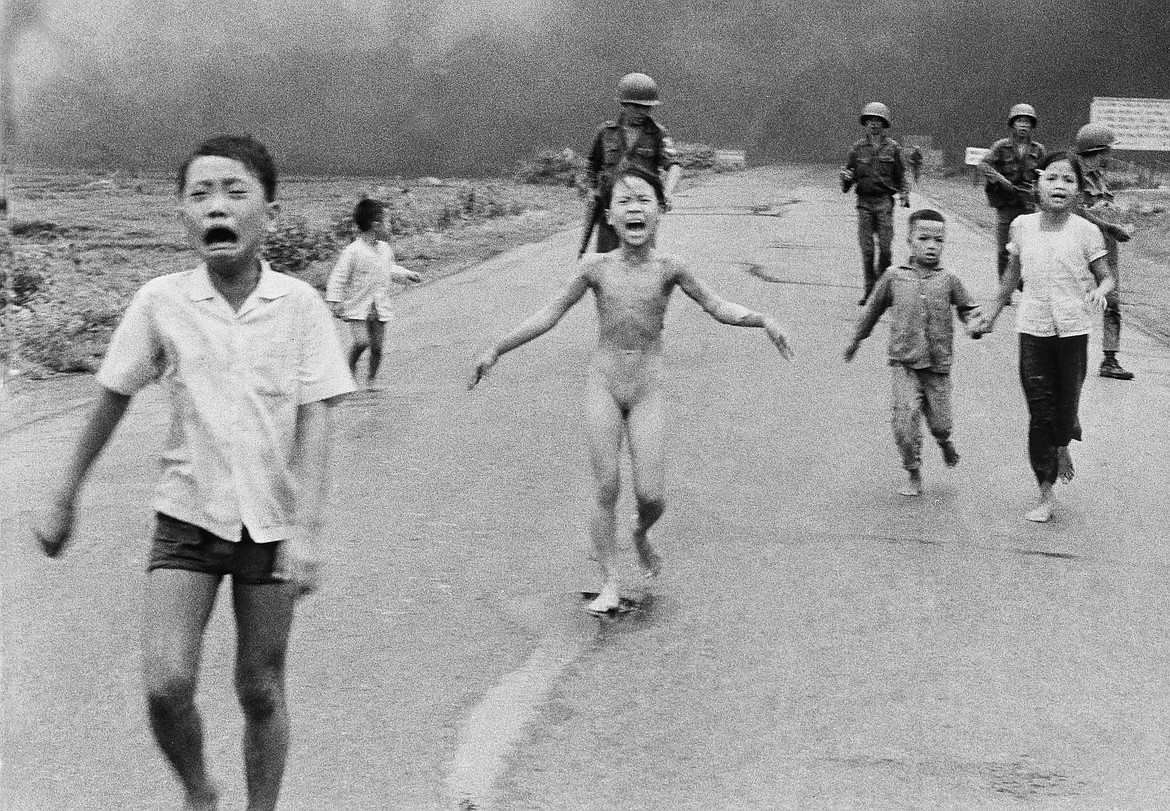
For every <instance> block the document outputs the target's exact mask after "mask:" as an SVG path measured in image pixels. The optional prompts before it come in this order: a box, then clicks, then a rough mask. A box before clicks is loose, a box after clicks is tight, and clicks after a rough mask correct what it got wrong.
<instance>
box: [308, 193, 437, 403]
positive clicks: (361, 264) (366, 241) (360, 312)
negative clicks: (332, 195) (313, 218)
mask: <svg viewBox="0 0 1170 811" xmlns="http://www.w3.org/2000/svg"><path fill="white" fill-rule="evenodd" d="M353 221H354V224H355V225H356V226H357V229H358V236H357V239H355V240H354V241H353V242H351V243H350V244H349V245H347V246H346V248H345V250H343V251H342V252H341V256H340V257H338V259H337V264H336V265H334V267H333V272H332V273H330V274H329V281H328V283H327V284H326V287H325V300H326V301H327V302H329V304H330V306H331V307H332V308H333V313H334V314H335V315H337V316H338V317H339V318H341V319H343V320H344V321H345V322H346V323H347V324H349V328H350V332H351V334H352V336H353V346H352V347H351V348H350V350H349V370H350V372H351V373H353V375H354V377H355V378H356V377H357V364H358V360H359V359H360V358H361V356H362V353H363V352H365V351H366V350H367V349H369V350H370V363H369V372H368V376H367V381H368V388H369V390H370V391H376V390H377V387H376V384H375V380H376V379H377V377H378V367H380V366H381V365H382V343H383V340H384V338H385V335H386V322H387V321H389V320H390V318H391V315H392V311H391V308H390V290H391V287H390V285H391V284H393V283H394V282H418V281H421V280H422V276H420V275H419V274H417V273H415V272H414V271H412V270H407V269H406V268H404V267H401V266H399V265H398V264H396V263H395V261H394V250H393V249H392V248H391V247H390V245H389V243H387V242H386V236H387V234H386V215H385V206H384V205H383V204H382V202H381V201H380V200H371V199H368V198H366V199H363V200H361V201H359V202H358V204H357V205H356V206H354V209H353Z"/></svg>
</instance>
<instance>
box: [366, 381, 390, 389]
mask: <svg viewBox="0 0 1170 811" xmlns="http://www.w3.org/2000/svg"><path fill="white" fill-rule="evenodd" d="M366 391H385V388H384V387H383V386H381V385H380V384H378V383H376V382H374V381H373V380H371V381H370V382H369V383H367V384H366Z"/></svg>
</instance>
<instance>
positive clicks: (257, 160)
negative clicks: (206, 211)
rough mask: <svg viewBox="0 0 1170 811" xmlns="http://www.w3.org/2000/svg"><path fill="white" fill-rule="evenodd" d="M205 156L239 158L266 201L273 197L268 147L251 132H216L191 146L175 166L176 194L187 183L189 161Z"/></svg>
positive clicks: (273, 166)
mask: <svg viewBox="0 0 1170 811" xmlns="http://www.w3.org/2000/svg"><path fill="white" fill-rule="evenodd" d="M209 156H210V157H217V158H230V159H231V160H234V161H239V162H240V163H242V164H243V165H244V168H246V169H247V170H248V171H249V172H251V173H252V175H253V176H255V178H256V179H257V180H259V181H260V185H261V186H263V187H264V199H266V200H267V201H268V202H270V203H271V202H272V201H273V200H275V199H276V163H275V162H273V160H272V155H270V154H269V152H268V148H267V147H266V146H264V144H262V143H260V141H258V140H256V139H255V138H253V137H252V136H251V135H216V136H215V137H213V138H208V139H207V140H206V141H204V142H203V143H201V144H199V146H197V147H195V149H194V151H192V152H191V154H190V155H189V156H188V158H187V160H185V161H183V165H182V166H180V167H179V174H178V177H176V179H175V183H176V191H177V193H178V194H180V195H181V194H182V193H183V189H184V188H186V186H187V170H188V169H190V168H191V163H192V161H194V160H195V159H196V158H202V157H209Z"/></svg>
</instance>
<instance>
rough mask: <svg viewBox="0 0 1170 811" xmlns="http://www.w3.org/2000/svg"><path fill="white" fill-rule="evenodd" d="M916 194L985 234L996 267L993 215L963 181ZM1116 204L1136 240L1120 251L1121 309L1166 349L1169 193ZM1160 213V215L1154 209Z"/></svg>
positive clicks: (925, 184) (942, 181)
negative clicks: (1127, 216) (1126, 212)
mask: <svg viewBox="0 0 1170 811" xmlns="http://www.w3.org/2000/svg"><path fill="white" fill-rule="evenodd" d="M917 191H918V192H919V193H920V194H922V195H924V196H926V197H930V198H933V199H935V200H937V201H938V202H939V203H940V204H941V205H942V206H943V207H944V208H946V209H948V210H950V211H952V212H954V213H955V214H957V215H958V216H959V217H961V218H962V219H963V220H965V221H966V222H968V223H970V224H972V225H974V226H976V227H978V228H981V229H983V230H984V231H986V232H987V233H988V239H989V242H988V252H987V267H988V272H992V268H993V267H994V261H995V258H994V247H993V242H994V233H995V210H994V209H992V208H991V207H989V206H988V205H987V201H986V199H985V198H984V196H983V189H982V186H981V185H980V186H974V185H972V183H971V181H970V180H969V179H968V178H965V177H953V178H941V177H928V178H923V181H922V184H921V185H920V186H919V187H918V189H917ZM1117 202H1118V204H1119V205H1120V206H1122V207H1123V208H1126V209H1128V210H1130V211H1131V212H1132V221H1133V222H1134V225H1135V226H1136V231H1135V233H1134V237H1133V239H1132V240H1130V241H1129V242H1128V243H1126V244H1125V245H1123V246H1122V247H1121V308H1122V318H1123V319H1124V320H1125V321H1126V323H1128V324H1131V325H1132V326H1135V327H1137V328H1138V329H1141V330H1142V331H1144V332H1146V333H1148V334H1149V335H1151V336H1153V337H1155V338H1157V339H1158V340H1160V341H1162V342H1164V343H1168V344H1170V190H1166V189H1158V190H1144V189H1127V190H1124V191H1120V192H1118V193H1117ZM1157 208H1161V209H1162V210H1161V211H1156V210H1154V209H1157Z"/></svg>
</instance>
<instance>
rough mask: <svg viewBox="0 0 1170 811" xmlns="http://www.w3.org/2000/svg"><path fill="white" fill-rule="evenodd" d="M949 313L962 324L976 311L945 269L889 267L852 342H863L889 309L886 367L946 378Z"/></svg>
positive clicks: (950, 353) (950, 338)
mask: <svg viewBox="0 0 1170 811" xmlns="http://www.w3.org/2000/svg"><path fill="white" fill-rule="evenodd" d="M951 307H955V308H956V309H957V310H958V312H959V317H960V318H961V319H962V320H963V321H966V320H967V317H968V315H970V313H971V312H972V311H973V310H974V309H975V304H974V303H973V302H972V301H971V297H970V296H969V295H968V294H967V290H966V288H964V287H963V283H962V282H961V281H959V278H958V277H957V276H955V275H954V274H953V273H951V272H950V271H947V270H944V269H943V268H934V269H927V268H919V267H912V266H910V265H901V266H899V267H891V268H890V269H889V270H887V271H886V272H885V273H884V274H882V277H881V278H880V279H879V280H878V283H877V286H875V287H874V289H873V293H872V294H871V295H870V297H869V302H868V303H867V304H866V307H865V312H864V313H863V314H862V316H861V320H860V321H858V323H857V332H856V334H855V339H856V340H858V341H862V340H864V339H865V338H867V337H868V336H869V334H870V332H872V331H873V328H874V326H875V325H876V324H877V322H878V319H879V318H881V315H882V313H884V312H885V311H886V310H887V309H889V310H891V313H890V364H891V365H893V364H901V365H905V366H909V367H910V368H912V369H929V370H930V371H932V372H938V373H939V374H947V373H948V372H950V370H951V360H952V357H953V353H954V316H953V315H952V313H951Z"/></svg>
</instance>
